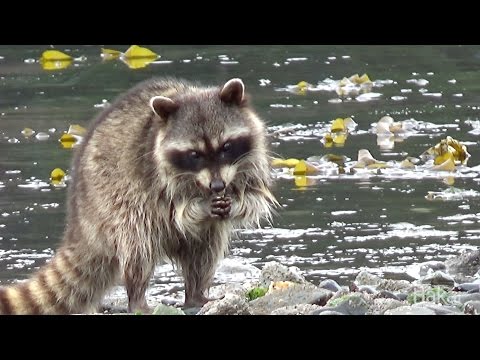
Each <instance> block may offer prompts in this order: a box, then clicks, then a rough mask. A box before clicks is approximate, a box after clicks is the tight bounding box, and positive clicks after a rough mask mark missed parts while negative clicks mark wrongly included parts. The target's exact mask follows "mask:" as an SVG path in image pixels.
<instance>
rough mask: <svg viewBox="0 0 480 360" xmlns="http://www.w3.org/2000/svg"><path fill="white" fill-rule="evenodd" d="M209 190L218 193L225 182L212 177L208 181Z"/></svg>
mask: <svg viewBox="0 0 480 360" xmlns="http://www.w3.org/2000/svg"><path fill="white" fill-rule="evenodd" d="M210 190H212V192H214V193H220V192H222V191H223V190H225V182H224V181H223V180H222V179H218V178H217V179H213V180H212V182H211V183H210Z"/></svg>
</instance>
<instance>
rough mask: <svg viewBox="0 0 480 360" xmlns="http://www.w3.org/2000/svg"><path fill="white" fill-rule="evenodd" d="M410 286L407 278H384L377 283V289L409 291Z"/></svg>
mask: <svg viewBox="0 0 480 360" xmlns="http://www.w3.org/2000/svg"><path fill="white" fill-rule="evenodd" d="M411 288H412V284H411V283H410V282H408V281H407V280H392V279H384V280H383V281H382V282H381V283H380V284H378V286H377V289H378V290H387V291H393V292H396V291H401V290H405V291H409V290H410V289H411Z"/></svg>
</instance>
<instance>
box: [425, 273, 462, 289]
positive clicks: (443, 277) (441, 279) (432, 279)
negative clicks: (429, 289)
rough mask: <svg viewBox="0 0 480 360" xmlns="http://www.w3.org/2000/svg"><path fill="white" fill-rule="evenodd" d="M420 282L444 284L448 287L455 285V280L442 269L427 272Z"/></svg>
mask: <svg viewBox="0 0 480 360" xmlns="http://www.w3.org/2000/svg"><path fill="white" fill-rule="evenodd" d="M421 282H422V284H430V285H444V286H448V287H453V285H455V280H454V279H453V277H451V276H450V275H448V274H445V273H444V272H442V271H435V272H434V273H430V274H427V275H426V276H425V277H424V278H423V279H422V280H421Z"/></svg>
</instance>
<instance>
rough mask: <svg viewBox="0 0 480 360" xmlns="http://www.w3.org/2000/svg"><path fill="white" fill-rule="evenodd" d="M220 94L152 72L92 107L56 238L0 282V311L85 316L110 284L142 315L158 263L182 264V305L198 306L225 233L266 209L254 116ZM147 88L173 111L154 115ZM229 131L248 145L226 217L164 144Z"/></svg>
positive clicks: (258, 124) (259, 125)
mask: <svg viewBox="0 0 480 360" xmlns="http://www.w3.org/2000/svg"><path fill="white" fill-rule="evenodd" d="M220 89H221V87H201V86H199V85H196V84H191V83H188V82H185V81H180V80H176V79H153V80H149V81H146V82H144V83H141V84H139V85H138V86H136V87H135V88H133V89H132V90H130V91H129V92H127V93H126V94H125V95H123V96H121V97H120V98H119V99H118V100H116V101H115V102H114V103H113V104H112V105H111V106H110V107H109V108H108V109H106V110H104V111H103V112H102V113H101V114H99V116H98V117H97V118H96V119H95V120H94V121H93V122H92V124H91V126H90V129H89V131H88V132H87V135H86V136H85V138H84V139H83V142H82V144H81V145H80V146H79V147H78V148H77V149H76V151H75V156H74V160H73V166H72V175H73V176H72V183H71V184H70V185H69V190H68V211H67V225H66V230H65V233H64V237H63V241H62V245H61V246H60V247H59V249H58V250H57V252H56V255H55V256H54V257H53V258H52V259H51V260H50V261H49V262H48V263H47V264H46V265H45V266H44V267H42V268H41V269H40V270H39V271H38V272H37V273H35V274H34V275H33V276H32V277H31V278H30V279H29V280H27V281H25V282H22V283H19V284H17V285H12V286H10V287H3V288H0V314H1V313H3V314H68V313H84V312H89V311H93V310H94V309H95V307H96V306H98V305H99V303H100V302H101V299H102V297H103V296H104V294H105V292H106V291H107V290H108V289H109V288H110V287H111V286H113V285H115V284H116V283H117V282H118V281H120V280H122V281H124V283H125V286H126V289H127V293H128V298H129V310H130V311H135V310H146V309H147V303H146V300H145V291H146V289H147V287H148V283H149V280H150V278H151V276H152V274H153V271H154V268H155V266H156V265H157V264H159V263H160V262H162V261H164V260H166V259H170V260H171V261H172V262H173V263H175V264H177V265H178V266H179V267H180V268H181V269H182V273H183V276H184V280H185V290H186V302H187V305H192V306H194V305H201V304H203V303H204V302H205V301H207V299H206V293H207V290H208V288H209V286H210V285H211V282H212V280H213V276H214V273H215V269H216V266H217V264H218V261H219V260H220V259H221V258H222V257H223V256H224V255H225V254H226V253H227V251H228V246H229V242H230V238H231V234H232V231H233V230H234V229H236V228H245V227H257V226H259V225H260V221H261V220H262V219H265V218H267V219H268V218H269V217H270V215H271V211H272V206H273V205H274V204H276V201H275V199H274V197H273V195H272V194H271V192H270V190H269V188H270V182H271V179H270V168H269V158H268V156H267V150H266V144H265V129H264V125H263V122H262V121H261V120H260V119H259V118H258V117H257V116H256V115H255V113H254V111H253V110H252V109H251V107H250V106H249V105H248V101H247V100H246V98H242V99H241V101H239V102H238V103H233V102H231V101H230V98H229V99H227V100H228V101H227V102H225V101H222V100H221V99H220V97H219V91H220ZM155 95H162V96H165V97H169V98H171V99H173V100H174V101H175V102H176V103H177V104H180V106H179V108H178V111H175V113H174V114H172V115H171V118H168V119H167V118H166V117H167V116H166V115H165V116H163V117H162V116H160V115H158V114H155V112H154V111H152V109H151V107H150V106H149V102H150V100H151V98H152V96H155ZM232 96H233V97H235V94H233V95H232ZM229 101H230V102H231V103H229ZM167 110H168V109H167ZM239 127H240V128H243V129H244V130H245V129H246V130H248V131H247V132H248V134H247V136H248V137H249V138H250V139H251V142H252V144H253V145H252V148H251V149H250V151H249V152H248V153H247V154H245V155H244V156H242V158H240V159H237V161H236V163H235V164H234V165H235V167H234V169H235V176H232V180H233V181H232V182H230V183H229V184H227V188H226V190H225V192H226V194H228V196H230V197H231V198H232V205H231V210H230V214H229V216H228V218H226V219H221V220H219V219H215V218H212V216H211V213H210V208H211V205H210V201H211V199H210V196H211V194H209V192H208V189H205V188H204V187H202V186H199V184H198V181H196V178H195V174H194V173H191V172H188V171H187V172H181V171H178V169H176V168H175V167H173V166H172V164H171V163H170V162H169V161H168V160H167V154H166V149H167V148H175V141H176V140H178V139H185V138H186V137H188V136H191V134H196V136H197V137H199V138H201V137H204V138H206V139H214V138H217V137H219V136H222V134H223V133H225V132H228V131H229V129H233V132H235V131H236V130H235V129H237V128H239ZM232 171H233V170H232Z"/></svg>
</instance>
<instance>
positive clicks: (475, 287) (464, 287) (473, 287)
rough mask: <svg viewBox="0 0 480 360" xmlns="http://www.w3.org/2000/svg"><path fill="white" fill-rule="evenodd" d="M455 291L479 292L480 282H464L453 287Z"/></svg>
mask: <svg viewBox="0 0 480 360" xmlns="http://www.w3.org/2000/svg"><path fill="white" fill-rule="evenodd" d="M453 290H454V291H466V292H469V293H477V292H479V291H480V283H462V284H458V285H457V286H455V287H454V288H453Z"/></svg>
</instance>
